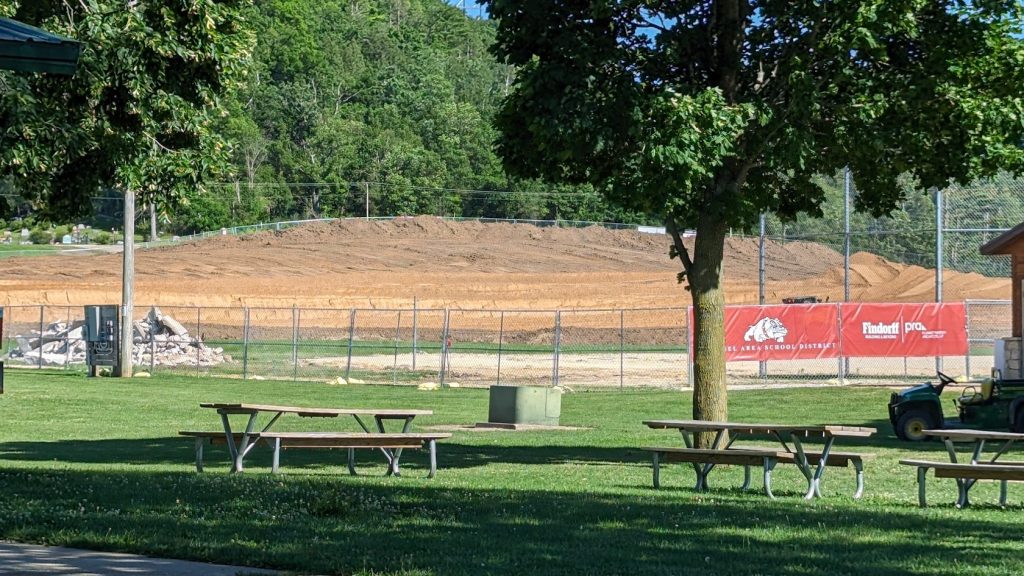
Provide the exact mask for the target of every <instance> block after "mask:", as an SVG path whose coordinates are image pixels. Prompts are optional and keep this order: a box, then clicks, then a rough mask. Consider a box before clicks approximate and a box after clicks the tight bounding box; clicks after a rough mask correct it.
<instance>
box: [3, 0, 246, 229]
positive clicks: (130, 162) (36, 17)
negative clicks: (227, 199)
mask: <svg viewBox="0 0 1024 576" xmlns="http://www.w3.org/2000/svg"><path fill="white" fill-rule="evenodd" d="M247 3H248V0H219V1H216V2H213V1H204V2H192V1H187V0H173V1H170V2H164V1H157V0H139V1H137V2H131V3H129V4H128V5H127V8H126V5H125V3H124V2H118V1H114V0H86V1H84V2H74V1H71V0H55V1H52V2H47V3H44V4H38V3H28V4H25V5H24V6H22V8H21V10H20V11H18V12H16V14H15V16H16V17H18V18H19V19H22V20H24V21H26V22H28V23H30V24H33V25H37V26H41V27H44V28H47V29H49V30H52V31H54V32H57V33H60V34H64V35H66V36H69V37H71V38H74V39H76V40H79V41H81V42H83V44H84V51H83V53H82V56H81V60H80V63H79V71H78V72H77V73H76V75H75V76H74V77H73V78H70V79H68V78H58V77H50V76H46V75H31V74H20V73H9V72H2V73H0V87H2V88H3V90H2V91H0V117H3V118H4V119H5V122H4V123H3V126H4V127H3V130H2V131H0V173H2V174H4V175H6V176H8V177H11V178H13V179H14V180H13V181H14V183H15V184H16V186H17V187H18V189H19V190H20V191H21V193H22V194H23V195H24V196H26V197H27V198H29V199H30V201H31V202H32V204H33V205H34V207H35V208H36V210H38V211H40V212H42V213H45V214H53V215H60V216H63V217H67V216H71V217H77V216H79V215H81V214H87V213H88V212H89V211H90V208H91V205H90V203H89V198H90V197H91V196H93V195H95V194H96V193H97V192H98V191H99V190H100V189H101V187H107V186H110V187H114V188H118V189H129V190H132V191H133V192H135V193H137V194H139V195H140V197H141V198H142V200H143V201H149V200H150V199H155V200H157V201H158V202H160V203H168V202H173V201H174V199H175V198H176V197H178V196H180V195H181V194H182V193H183V191H184V190H189V189H193V188H195V187H197V186H198V185H199V184H201V183H202V181H203V180H204V178H207V177H209V176H210V175H212V174H217V173H219V172H222V170H223V168H225V167H226V164H225V162H224V161H225V160H226V158H225V153H226V150H227V147H226V143H225V141H224V140H223V138H222V137H221V136H220V135H219V134H217V133H216V132H215V131H213V130H212V123H213V121H214V119H215V118H216V117H217V115H218V113H219V112H220V109H221V105H220V98H221V97H222V95H223V94H225V93H226V92H228V91H230V90H231V89H232V88H233V87H234V86H235V85H236V84H237V81H238V80H239V79H240V78H241V75H242V73H243V72H244V67H245V63H246V57H247V52H248V45H249V35H248V34H247V33H246V32H245V30H244V28H243V25H244V21H243V20H242V18H241V10H242V8H243V7H244V6H245V5H246V4H247Z"/></svg>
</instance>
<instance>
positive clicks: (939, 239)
mask: <svg viewBox="0 0 1024 576" xmlns="http://www.w3.org/2000/svg"><path fill="white" fill-rule="evenodd" d="M945 222H946V217H945V206H944V205H943V202H942V190H939V189H938V188H936V189H935V301H936V302H940V303H941V302H942V266H943V260H942V258H943V255H944V254H943V246H942V244H943V235H942V233H943V226H944V225H945ZM935 371H936V372H942V356H936V357H935Z"/></svg>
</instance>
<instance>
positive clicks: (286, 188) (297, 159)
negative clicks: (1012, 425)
mask: <svg viewBox="0 0 1024 576" xmlns="http://www.w3.org/2000/svg"><path fill="white" fill-rule="evenodd" d="M233 4H234V5H235V6H236V8H234V10H235V12H234V14H236V15H237V22H238V23H239V25H242V26H244V27H245V28H246V29H247V30H248V32H249V33H250V34H251V40H252V42H251V45H250V51H251V54H250V55H249V57H248V58H245V59H243V60H240V61H239V63H240V64H243V65H244V67H245V68H246V73H245V75H244V82H240V83H238V84H237V89H235V90H232V91H230V92H229V93H228V94H227V95H226V96H225V97H224V99H223V100H222V102H221V103H220V104H221V108H220V109H221V111H222V113H221V115H220V116H219V117H218V118H217V119H216V120H215V121H213V122H212V123H211V124H209V126H208V129H205V132H204V133H203V139H204V141H206V142H207V146H206V147H207V148H208V149H213V150H219V148H218V147H219V146H220V144H219V143H224V146H223V150H226V151H227V152H228V155H227V157H226V158H222V156H223V155H221V154H220V153H219V152H218V153H216V154H214V155H213V157H212V158H213V159H215V160H217V162H213V163H212V164H215V166H213V167H216V168H217V170H205V171H202V173H199V172H192V173H189V174H190V176H191V177H192V179H186V180H184V181H183V182H173V183H169V185H171V186H174V188H175V189H174V191H173V193H171V194H162V192H164V191H163V190H159V189H158V188H159V186H160V185H159V184H156V185H151V186H149V187H148V188H146V187H141V186H140V190H141V192H142V193H143V195H144V196H145V195H146V194H147V193H148V196H147V197H152V198H157V199H159V200H160V204H159V207H160V210H159V214H160V216H161V230H162V231H163V232H165V233H177V234H186V233H192V232H197V231H205V230H211V229H216V228H219V227H222V226H232V225H243V224H250V223H256V222H266V221H275V220H287V219H299V218H315V217H338V216H362V215H364V214H366V213H367V212H369V213H370V214H371V215H373V216H393V215H403V214H437V215H444V216H465V217H496V218H531V219H551V220H585V221H605V222H632V223H647V224H658V223H660V222H661V217H662V216H661V215H660V214H657V213H650V214H644V213H642V212H640V211H632V212H631V211H626V210H624V209H622V208H619V207H616V206H615V205H613V204H612V203H610V202H608V201H607V200H606V199H605V197H604V195H602V193H601V191H600V190H596V189H595V188H593V187H592V186H591V185H587V184H584V185H567V184H552V183H550V182H544V181H541V180H523V179H512V178H509V177H508V176H507V175H506V173H505V171H504V169H503V167H502V166H501V162H500V161H499V159H498V157H497V155H496V151H495V148H494V143H495V140H496V137H497V133H496V131H495V128H494V124H493V120H494V117H495V114H496V113H497V110H498V108H499V105H500V103H501V101H502V99H503V98H505V97H506V96H507V94H508V90H509V87H510V86H511V83H512V81H513V79H514V70H513V69H512V68H511V67H510V66H508V65H506V64H504V63H502V62H498V61H496V59H495V57H494V56H493V55H492V54H491V53H490V51H489V48H490V46H491V45H492V44H493V42H494V39H495V29H496V27H495V23H494V22H491V21H487V20H477V19H473V18H467V17H466V15H465V14H464V13H463V12H462V11H460V10H459V9H458V8H455V7H452V6H450V5H447V4H445V3H443V2H442V1H441V0H357V1H351V0H323V1H320V2H308V1H306V0H257V1H255V2H253V3H251V4H249V3H246V2H242V1H238V2H235V3H233ZM61 5H62V4H61V2H59V1H58V0H48V1H47V2H44V3H28V2H24V3H21V8H20V13H16V11H15V10H12V9H9V10H8V12H7V14H8V15H19V16H21V17H24V18H26V19H30V20H33V21H32V23H34V24H37V25H40V26H44V27H47V28H49V29H52V30H53V31H56V32H60V33H65V34H68V35H70V36H75V37H78V36H81V31H79V30H76V29H75V28H74V27H73V26H72V25H71V24H70V23H67V22H64V23H62V21H61V20H60V18H59V14H60V10H57V9H56V8H59V7H60V6H61ZM97 6H101V7H102V5H101V4H98V5H97ZM31 7H37V10H36V12H33V11H32V10H30V8H31ZM108 20H109V19H108ZM82 21H85V20H84V19H83V20H82ZM80 25H81V22H79V26H80ZM93 33H101V34H107V35H110V34H113V33H114V30H112V29H110V27H109V26H108V27H103V28H96V29H95V30H94V31H93ZM99 39H100V40H103V41H104V42H105V43H109V44H110V45H111V46H116V45H117V44H116V43H113V42H112V41H111V40H110V39H109V38H106V37H103V36H100V37H99ZM87 41H88V40H87ZM94 43H95V42H94ZM124 43H125V42H122V44H124ZM97 56H102V54H93V55H90V56H89V57H90V58H92V59H91V60H87V62H86V68H85V73H86V74H87V75H86V76H83V78H78V79H76V81H75V82H77V84H73V85H74V86H79V85H83V86H92V88H91V89H96V86H98V85H99V84H100V81H101V79H102V75H101V73H100V72H99V71H98V70H99V68H100V64H99V63H98V62H96V60H95V58H96V57H97ZM32 80H33V81H34V82H36V83H37V84H38V85H39V87H40V89H41V90H44V91H45V90H48V89H50V88H52V87H53V86H56V85H57V84H58V83H59V82H60V80H56V79H46V78H36V79H32ZM28 81H29V79H26V78H25V77H24V76H19V75H16V74H12V73H4V72H0V86H2V87H3V88H5V90H4V91H3V95H2V98H0V112H5V113H6V114H7V116H4V118H5V121H6V122H8V125H7V126H5V127H6V128H7V129H8V130H10V129H11V127H12V126H14V125H13V124H11V120H10V118H12V117H14V116H15V115H16V114H17V113H21V114H24V113H26V111H27V112H31V113H32V114H34V115H36V116H38V115H39V114H40V110H41V109H42V108H43V107H42V106H41V105H42V104H45V102H39V101H35V102H33V101H26V99H25V98H23V97H18V96H17V95H18V90H21V89H22V87H23V86H24V84H25V83H26V82H28ZM30 105H31V106H30ZM76 118H77V117H75V116H73V115H69V117H67V118H65V117H59V118H57V119H56V120H54V119H48V120H47V121H46V122H44V124H46V123H49V124H53V123H54V122H55V121H65V122H72V121H75V119H76ZM36 142H37V143H40V144H43V145H45V146H47V147H50V146H52V142H49V141H46V140H42V141H40V140H38V139H37V141H36ZM19 151H21V152H23V151H24V147H15V146H9V147H8V149H7V152H6V153H7V154H8V155H13V154H14V153H15V152H19ZM194 159H195V157H194V156H183V157H181V158H179V159H178V160H177V162H178V163H179V164H181V163H185V164H189V163H192V162H193V161H194ZM220 160H227V162H228V166H227V167H226V168H225V166H222V165H221V163H220V162H219V161H220ZM22 165H24V163H22ZM67 173H68V174H69V175H78V176H82V175H85V174H84V173H80V171H76V170H69V171H68V172H67ZM199 176H202V177H204V178H205V181H204V182H203V186H196V185H195V180H194V178H196V177H199ZM31 181H32V179H31V178H28V179H25V178H22V179H21V180H20V181H18V182H15V181H12V180H7V181H0V211H2V212H3V214H0V218H2V219H6V220H7V221H10V219H11V218H12V217H28V218H29V224H28V226H29V227H30V228H31V227H35V226H37V225H38V223H33V222H31V220H32V219H33V218H34V219H35V220H42V219H44V218H46V217H47V215H44V214H41V213H40V210H39V208H40V207H43V206H45V207H48V208H54V207H56V208H60V209H64V211H65V212H67V206H66V202H64V201H63V200H62V201H60V202H54V198H61V197H60V196H59V195H58V196H56V197H55V196H47V195H41V196H40V195H33V193H32V192H33V191H32V190H30V189H28V188H31V186H29V187H28V188H26V183H27V182H28V183H31ZM40 181H42V180H40ZM819 181H820V183H821V184H822V187H823V189H824V190H825V191H826V193H825V197H824V201H823V203H822V205H821V209H822V212H823V217H821V218H818V217H810V216H808V215H806V214H800V215H798V216H797V217H796V219H795V220H787V221H785V222H783V221H781V220H779V219H778V218H773V219H771V220H770V222H769V234H770V235H771V236H773V237H776V238H782V237H785V238H804V239H808V240H816V241H820V242H823V243H826V244H829V245H832V246H833V247H836V248H837V249H841V248H842V222H843V212H842V211H843V196H842V181H841V177H839V176H823V177H820V178H819ZM856 181H857V175H856V174H855V175H854V183H855V184H856ZM311 184H313V185H311ZM1018 185H1019V184H1018V182H1017V181H1012V180H1010V179H1009V178H1008V177H1003V178H1002V179H996V180H993V181H988V182H986V183H982V184H978V185H977V186H976V188H977V194H974V193H973V192H972V201H971V202H970V203H963V202H952V203H949V204H948V205H947V207H946V210H947V226H950V227H964V228H967V227H992V228H1007V227H1011V226H1013V225H1016V224H1017V223H1019V222H1020V221H1021V220H1024V194H1021V193H1020V190H1021V189H1022V188H1016V187H1015V186H1018ZM154 186H156V187H154ZM903 186H905V187H906V188H907V189H908V190H909V189H911V188H914V187H915V185H914V183H912V182H905V183H903ZM67 189H68V188H67V187H61V186H57V187H56V190H57V192H58V193H59V192H60V191H61V190H67ZM119 198H120V191H118V190H114V189H101V190H97V191H96V192H95V193H94V194H92V195H91V202H90V204H89V205H88V206H86V208H87V209H90V210H91V212H92V213H91V215H89V216H75V217H71V216H68V217H67V218H64V219H59V218H58V219H56V220H53V218H50V220H52V221H53V222H54V223H55V224H69V223H73V222H85V223H89V224H93V225H95V226H97V227H100V228H103V229H108V230H109V229H110V228H111V227H115V226H117V227H119V222H120V210H121V206H122V204H121V202H120V200H119ZM51 211H52V210H51ZM146 216H147V213H146V211H144V210H141V211H140V219H143V218H145V217H146ZM934 223H935V206H934V202H933V200H932V196H930V195H928V194H925V193H924V192H918V193H912V194H908V195H907V200H906V201H904V202H902V203H901V204H900V206H899V207H898V208H897V210H896V211H894V212H893V213H892V214H891V215H890V216H888V217H885V218H874V217H871V216H869V215H866V214H854V215H853V216H852V223H851V225H852V228H853V230H854V231H855V235H854V236H853V239H852V244H853V249H854V250H855V251H856V250H866V251H871V252H874V253H878V254H881V255H883V256H885V257H887V258H890V259H893V260H897V261H901V262H908V263H914V264H921V265H931V264H933V262H934V246H935V224H934ZM747 232H748V233H756V230H755V229H748V230H747ZM984 239H987V237H983V236H979V235H969V234H960V235H948V236H947V238H946V245H947V253H948V254H950V260H951V262H952V264H953V265H954V266H956V267H959V268H961V269H975V270H979V271H988V272H996V273H998V272H999V271H1000V269H998V267H996V268H993V266H995V265H992V264H989V263H988V261H986V260H985V259H976V258H975V259H968V258H966V256H967V255H974V254H976V253H977V246H978V244H979V243H980V242H982V241H984Z"/></svg>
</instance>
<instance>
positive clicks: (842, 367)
mask: <svg viewBox="0 0 1024 576" xmlns="http://www.w3.org/2000/svg"><path fill="white" fill-rule="evenodd" d="M836 307H837V308H838V309H839V312H838V313H837V314H836V330H837V334H839V345H840V349H839V355H838V356H839V366H838V368H837V370H838V372H839V383H840V384H844V383H845V382H844V379H845V378H846V372H847V368H848V366H847V365H846V360H845V358H843V349H842V348H841V346H842V342H843V305H842V304H836Z"/></svg>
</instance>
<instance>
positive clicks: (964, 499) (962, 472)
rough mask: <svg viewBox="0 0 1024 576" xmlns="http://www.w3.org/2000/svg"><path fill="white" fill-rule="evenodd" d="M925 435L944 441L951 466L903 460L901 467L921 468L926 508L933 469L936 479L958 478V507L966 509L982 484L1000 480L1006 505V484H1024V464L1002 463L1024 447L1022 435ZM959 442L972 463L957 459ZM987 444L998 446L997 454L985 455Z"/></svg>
mask: <svg viewBox="0 0 1024 576" xmlns="http://www.w3.org/2000/svg"><path fill="white" fill-rule="evenodd" d="M922 433H923V434H925V435H927V436H934V437H936V438H939V439H941V440H942V442H943V443H944V444H945V446H946V454H947V455H948V456H949V462H934V461H928V460H913V459H906V460H900V463H901V464H905V465H908V466H915V467H917V486H918V502H919V503H920V505H921V506H922V507H924V506H926V505H927V502H926V500H925V477H926V475H927V472H928V470H929V469H932V470H935V477H936V478H954V479H955V480H956V485H957V492H958V495H957V500H956V506H957V507H958V508H963V507H965V506H968V505H969V504H970V500H969V498H968V494H969V492H970V490H971V488H972V487H973V486H974V485H975V484H976V483H977V481H978V480H999V481H1000V487H999V503H1000V505H1004V506H1005V505H1006V484H1007V482H1010V481H1017V482H1022V481H1024V461H1019V460H1018V461H1014V460H1000V458H1002V457H1003V456H1005V455H1006V454H1008V453H1010V451H1011V449H1012V448H1013V446H1014V444H1015V443H1017V442H1021V443H1022V444H1024V434H1022V433H1018V432H1000V431H994V430H968V429H950V430H923V431H922ZM957 442H959V443H961V444H962V445H966V446H968V447H969V448H970V461H969V462H968V461H961V460H959V459H958V457H957V446H956V443H957ZM986 442H992V443H994V444H996V445H997V448H996V451H995V453H993V454H991V457H989V455H988V454H985V453H984V450H985V444H986Z"/></svg>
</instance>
